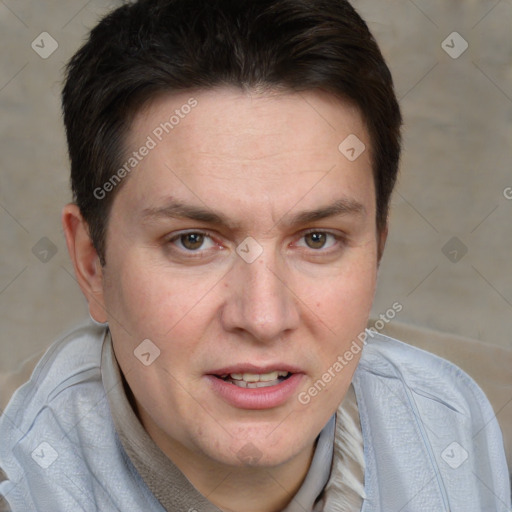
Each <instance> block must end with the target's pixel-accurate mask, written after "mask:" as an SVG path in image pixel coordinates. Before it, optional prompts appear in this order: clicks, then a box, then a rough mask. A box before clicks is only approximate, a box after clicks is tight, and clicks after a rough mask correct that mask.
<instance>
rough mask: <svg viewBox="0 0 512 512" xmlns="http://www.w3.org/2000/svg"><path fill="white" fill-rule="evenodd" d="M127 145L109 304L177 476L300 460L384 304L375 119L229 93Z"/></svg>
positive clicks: (151, 118) (126, 366) (289, 96)
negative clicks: (378, 294) (371, 122)
mask: <svg viewBox="0 0 512 512" xmlns="http://www.w3.org/2000/svg"><path fill="white" fill-rule="evenodd" d="M191 98H193V100H191ZM187 104H188V105H189V106H191V105H192V107H191V108H186V107H183V106H184V105H187ZM176 110H178V111H179V115H178V117H179V121H178V122H176V119H177V117H176V119H173V122H174V123H175V124H173V127H172V129H171V128H169V126H168V125H165V124H164V125H162V123H165V122H166V121H169V118H170V115H172V114H173V113H174V112H175V111H176ZM162 126H166V128H167V130H168V132H169V133H167V132H166V130H165V129H163V128H162ZM351 134H355V135H356V136H357V137H358V138H359V139H360V140H361V141H363V142H364V144H365V145H366V148H367V150H366V151H364V152H363V153H362V154H361V155H360V156H359V157H358V158H357V159H356V160H354V161H350V160H349V159H348V158H346V156H345V155H344V154H343V153H342V152H341V151H340V150H339V149H338V146H339V145H340V143H341V142H342V141H344V140H345V139H346V138H347V137H348V136H349V135H351ZM148 137H149V138H150V139H151V141H150V139H148ZM160 139H161V140H160ZM128 142H129V147H130V148H131V149H130V151H129V154H127V157H126V159H127V161H128V158H130V156H133V153H132V152H133V151H137V152H138V156H137V157H136V158H137V159H138V163H137V165H136V166H135V167H134V168H133V170H131V171H130V174H129V176H127V177H126V178H125V180H126V182H125V183H123V187H122V188H121V190H119V193H118V194H117V196H116V198H115V200H114V203H113V207H112V212H111V217H110V219H109V224H108V232H107V252H106V266H105V267H104V268H103V276H102V279H103V291H102V299H101V300H102V301H103V302H104V307H105V310H106V311H107V312H108V313H107V319H108V322H109V324H110V328H111V332H112V338H113V343H114V350H115V353H116V356H117V359H118V361H119V364H120V367H121V369H122V371H123V373H124V375H125V377H126V380H127V382H128V384H129V386H130V389H131V391H132V393H133V397H134V402H135V406H136V410H137V412H138V415H139V417H140V419H141V421H142V422H143V424H144V426H145V428H146V429H147V431H148V432H149V433H150V435H151V436H152V437H153V439H154V440H155V441H156V442H157V444H158V445H159V446H160V447H161V448H162V449H163V450H164V451H165V452H166V453H167V454H168V455H169V456H170V457H171V458H172V459H173V460H174V461H175V462H176V463H177V464H178V465H180V464H179V462H180V459H183V460H185V458H188V459H187V460H192V459H194V458H195V459H196V460H202V461H203V462H204V461H208V462H210V463H213V464H223V465H238V466H240V465H248V464H249V465H251V464H252V465H256V466H278V465H280V464H283V463H285V462H286V461H290V460H293V459H294V458H296V457H300V456H301V454H304V453H306V452H307V451H308V450H311V447H312V446H313V443H314V440H315V438H316V436H317V435H318V433H319V432H320V431H321V429H322V428H323V427H324V425H325V424H326V422H327V421H328V419H329V418H330V416H331V415H332V414H333V413H334V412H335V410H336V407H337V406H338V404H339V403H340V401H341V400H342V398H343V396H344V394H345V392H346V390H347V388H348V386H349V384H350V381H351V378H352V375H353V372H354V370H355V368H356V366H357V362H358V359H359V355H360V354H354V357H353V358H352V360H350V361H345V363H346V364H344V365H343V367H342V369H340V368H339V366H336V367H335V368H334V369H333V367H334V365H335V363H336V361H339V360H338V356H340V355H343V354H344V353H345V352H346V351H347V350H348V349H349V348H350V346H351V344H352V342H353V340H355V339H356V338H357V336H358V335H359V334H360V333H361V332H362V331H363V330H364V328H365V324H366V321H367V318H368V315H369V311H370V307H371V303H372V300H373V296H374V290H375V281H376V271H377V264H378V262H377V254H378V236H377V233H376V222H375V189H374V185H373V179H372V172H371V162H370V154H369V153H370V151H369V149H368V148H369V146H370V143H369V139H368V134H367V131H366V129H365V126H364V124H363V122H362V119H361V116H360V115H359V113H358V111H357V109H356V108H354V107H353V106H351V105H349V104H345V103H341V102H340V101H339V100H336V99H334V98H333V97H332V96H330V95H327V94H326V93H321V92H308V93H301V94H293V93H276V92H274V93H272V94H270V93H266V94H263V93H255V92H253V93H247V92H242V91H240V90H238V89H230V88H221V89H216V90H208V91H201V92H194V93H191V92H187V93H180V94H179V95H173V96H166V97H161V98H159V99H157V100H155V101H153V102H152V103H151V104H150V105H149V106H148V107H147V108H146V109H144V111H141V112H140V113H139V114H138V116H137V117H136V119H135V122H134V124H133V126H132V130H131V135H130V137H129V141H128ZM143 146H146V147H149V148H150V149H149V150H148V151H144V150H140V149H139V148H141V147H143ZM143 153H144V154H145V155H143ZM139 157H140V160H139ZM132 163H133V162H132ZM143 340H150V341H149V342H148V341H145V342H144V344H143V345H141V343H142V342H143ZM137 354H138V355H139V358H138V357H136V355H137ZM141 354H144V355H143V356H141ZM329 370H330V376H331V378H330V379H328V378H327V377H325V374H326V372H327V373H329ZM319 379H320V380H322V382H323V385H320V384H318V381H319ZM255 381H258V382H255ZM326 381H328V382H326ZM315 383H317V384H316V388H315V389H316V392H314V391H312V392H310V391H308V390H310V388H312V387H315Z"/></svg>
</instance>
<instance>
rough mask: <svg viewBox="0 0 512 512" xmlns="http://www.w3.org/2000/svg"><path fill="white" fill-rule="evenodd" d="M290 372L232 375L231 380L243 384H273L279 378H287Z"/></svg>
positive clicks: (275, 371)
mask: <svg viewBox="0 0 512 512" xmlns="http://www.w3.org/2000/svg"><path fill="white" fill-rule="evenodd" d="M287 375H288V372H285V371H277V370H274V371H273V372H269V373H230V374H229V376H228V377H229V378H230V379H231V380H236V381H243V382H272V381H275V380H277V379H278V377H286V376H287Z"/></svg>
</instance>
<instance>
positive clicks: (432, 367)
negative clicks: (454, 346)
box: [358, 331, 494, 416]
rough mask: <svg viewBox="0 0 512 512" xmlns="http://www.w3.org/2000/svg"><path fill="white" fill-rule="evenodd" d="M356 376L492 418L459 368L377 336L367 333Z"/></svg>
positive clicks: (480, 395) (482, 397)
mask: <svg viewBox="0 0 512 512" xmlns="http://www.w3.org/2000/svg"><path fill="white" fill-rule="evenodd" d="M358 374H359V377H360V378H362V380H378V381H382V380H384V379H385V380H389V379H393V380H395V381H399V382H400V383H401V385H402V386H404V387H406V388H407V389H408V390H410V391H411V392H412V393H414V394H415V395H421V396H423V397H425V398H429V399H430V400H433V401H437V402H439V403H442V404H444V405H445V406H446V407H448V408H450V409H451V410H454V411H458V412H459V413H462V414H465V415H474V413H475V409H476V410H478V411H482V412H485V413H486V414H485V415H486V416H487V415H491V416H493V415H494V413H493V411H492V408H491V406H490V404H489V402H488V400H487V398H486V397H485V395H484V393H483V391H482V390H481V389H480V387H479V386H478V385H477V384H476V382H475V381H474V380H473V379H472V378H471V377H470V376H469V375H468V374H467V373H465V372H464V371H463V370H461V369H460V368H459V367H458V366H456V365H455V364H453V363H451V362H449V361H447V360H445V359H442V358H441V357H439V356H436V355H434V354H432V353H430V352H427V351H425V350H422V349H420V348H417V347H414V346H412V345H409V344H407V343H404V342H403V341H399V340H396V339H394V338H390V337H388V336H385V335H383V334H380V333H376V332H371V331H369V332H368V336H367V340H366V343H365V347H364V349H363V355H362V357H361V360H360V364H359V366H358Z"/></svg>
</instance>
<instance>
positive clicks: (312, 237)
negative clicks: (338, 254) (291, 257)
mask: <svg viewBox="0 0 512 512" xmlns="http://www.w3.org/2000/svg"><path fill="white" fill-rule="evenodd" d="M339 239H340V237H339V236H336V235H334V234H333V233H328V232H325V231H310V232H308V233H306V234H304V235H303V236H302V238H301V240H304V242H305V245H303V244H300V243H299V244H298V245H300V246H302V247H304V246H306V247H308V248H309V249H315V250H319V249H330V248H331V247H333V246H334V245H336V243H337V242H338V241H339Z"/></svg>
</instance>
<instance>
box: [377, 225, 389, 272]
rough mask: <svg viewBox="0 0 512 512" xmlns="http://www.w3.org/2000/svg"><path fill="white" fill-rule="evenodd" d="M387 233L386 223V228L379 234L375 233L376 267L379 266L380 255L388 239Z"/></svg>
mask: <svg viewBox="0 0 512 512" xmlns="http://www.w3.org/2000/svg"><path fill="white" fill-rule="evenodd" d="M388 231H389V226H388V223H387V222H386V226H385V227H384V228H383V229H382V230H381V231H380V232H377V243H378V247H377V265H380V261H381V259H382V255H383V254H384V247H386V240H387V239H388Z"/></svg>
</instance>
